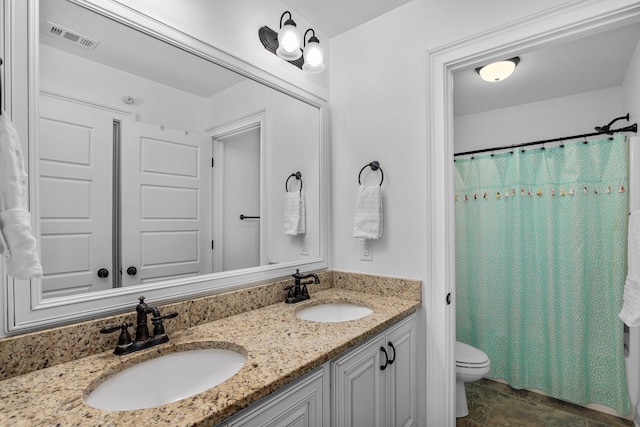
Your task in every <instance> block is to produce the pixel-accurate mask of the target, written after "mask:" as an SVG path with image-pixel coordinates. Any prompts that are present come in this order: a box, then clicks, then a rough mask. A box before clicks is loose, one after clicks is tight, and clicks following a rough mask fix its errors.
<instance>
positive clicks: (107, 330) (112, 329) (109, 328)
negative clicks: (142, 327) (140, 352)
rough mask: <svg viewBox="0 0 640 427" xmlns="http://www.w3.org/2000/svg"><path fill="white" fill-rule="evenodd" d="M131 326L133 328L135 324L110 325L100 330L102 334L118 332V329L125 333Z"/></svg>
mask: <svg viewBox="0 0 640 427" xmlns="http://www.w3.org/2000/svg"><path fill="white" fill-rule="evenodd" d="M129 326H133V323H123V324H121V325H108V326H105V327H104V328H102V329H100V333H101V334H110V333H112V332H115V331H117V330H118V329H122V330H123V331H125V330H126V329H127V328H128V327H129Z"/></svg>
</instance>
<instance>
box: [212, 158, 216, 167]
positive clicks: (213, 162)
mask: <svg viewBox="0 0 640 427" xmlns="http://www.w3.org/2000/svg"><path fill="white" fill-rule="evenodd" d="M214 164H215V161H214V160H213V157H212V158H211V167H213V166H214Z"/></svg>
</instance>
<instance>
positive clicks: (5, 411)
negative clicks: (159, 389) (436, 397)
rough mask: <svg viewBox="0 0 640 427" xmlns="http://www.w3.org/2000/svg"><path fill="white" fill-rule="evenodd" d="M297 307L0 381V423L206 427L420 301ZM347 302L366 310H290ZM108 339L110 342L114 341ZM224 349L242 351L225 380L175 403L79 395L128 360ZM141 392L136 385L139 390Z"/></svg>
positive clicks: (375, 299)
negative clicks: (335, 318)
mask: <svg viewBox="0 0 640 427" xmlns="http://www.w3.org/2000/svg"><path fill="white" fill-rule="evenodd" d="M311 298H312V299H311V300H309V301H305V302H302V303H298V304H284V303H278V304H273V305H269V306H266V307H264V308H260V309H256V310H251V311H247V312H244V313H241V314H237V315H234V316H230V317H226V318H223V319H220V320H216V321H213V322H210V323H205V324H202V325H199V326H194V327H191V328H189V329H185V330H182V331H177V332H173V333H172V332H171V327H170V326H169V325H168V326H167V327H166V328H167V332H168V334H169V337H170V341H169V342H168V343H166V344H161V345H159V346H156V347H153V348H150V349H146V350H142V351H139V352H136V353H132V354H129V355H124V356H116V355H114V354H113V353H112V352H111V351H108V352H103V353H99V354H94V355H91V356H87V357H84V358H81V359H78V360H74V361H70V362H66V363H62V364H59V365H56V366H52V367H50V368H46V369H40V370H37V371H34V372H30V373H27V374H24V375H20V376H16V377H14V378H10V379H7V380H4V381H0V425H12V426H21V425H25V426H40V425H60V426H85V425H108V426H119V425H127V426H128V425H154V426H156V425H167V426H169V425H170V426H205V425H206V426H211V425H215V424H216V423H218V422H220V421H223V420H224V419H226V418H228V417H230V416H231V415H233V414H235V413H236V412H238V411H239V410H241V409H243V408H245V407H247V406H249V405H250V404H252V403H255V402H257V401H258V400H259V399H261V398H263V397H265V396H267V395H268V394H269V393H272V392H274V391H275V390H277V389H279V388H280V387H282V386H285V385H286V384H288V383H290V382H291V381H293V380H294V379H296V378H298V377H300V376H301V375H304V374H305V373H308V372H310V371H311V370H313V369H314V368H316V367H318V366H320V365H322V364H323V363H324V362H326V361H328V360H330V359H332V358H334V357H336V356H338V355H340V354H341V353H343V352H344V351H345V350H347V349H349V348H350V347H352V346H354V345H356V344H358V343H361V342H363V341H365V340H366V339H367V338H369V337H371V336H373V335H375V334H376V333H378V332H380V331H382V330H384V329H385V328H387V327H388V326H390V325H392V324H394V323H396V322H397V321H399V320H401V319H402V318H404V317H406V316H408V315H409V314H411V313H412V312H414V311H416V310H417V308H418V307H419V306H420V301H415V300H410V299H405V298H400V297H397V296H388V295H386V296H381V295H377V294H373V293H366V292H359V291H354V290H347V289H341V288H330V289H327V290H323V291H319V292H315V293H312V295H311ZM327 301H329V302H353V303H359V304H361V305H364V306H367V307H369V308H371V309H372V310H373V313H372V314H370V315H368V316H366V317H364V318H361V319H358V320H353V321H349V322H341V323H317V322H309V321H305V320H301V319H299V318H297V317H296V316H295V312H296V311H297V310H300V309H301V308H304V307H308V306H310V305H315V304H318V303H321V302H327ZM113 338H114V345H115V341H116V336H115V335H114V336H113ZM210 347H216V348H228V349H235V350H239V351H241V352H243V353H245V354H246V356H247V361H246V363H245V365H244V366H243V368H242V369H241V370H240V371H239V372H238V373H237V374H236V375H234V376H233V377H231V378H229V379H228V380H226V381H225V382H223V383H221V384H219V385H218V386H216V387H214V388H212V389H209V390H207V391H205V392H203V393H200V394H198V395H195V396H192V397H189V398H187V399H183V400H180V401H178V402H174V403H170V404H167V405H162V406H158V407H155V408H149V409H141V410H133V411H117V412H110V411H104V410H99V409H95V408H92V407H90V406H88V405H86V404H85V403H84V396H85V394H86V393H88V392H89V391H91V390H93V389H94V388H95V387H97V385H98V384H99V383H100V382H101V381H102V380H103V379H105V378H107V377H109V376H110V375H113V374H114V373H116V372H118V371H120V370H122V369H125V368H127V367H129V366H131V365H133V364H135V363H139V362H141V361H143V360H147V359H151V358H153V357H156V356H158V355H162V354H167V353H171V352H174V351H180V350H187V349H196V348H210ZM140 391H141V393H144V385H141V386H140Z"/></svg>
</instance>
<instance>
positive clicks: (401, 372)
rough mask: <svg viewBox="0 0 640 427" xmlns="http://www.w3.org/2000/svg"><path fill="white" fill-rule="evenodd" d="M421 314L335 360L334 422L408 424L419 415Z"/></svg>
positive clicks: (367, 426)
mask: <svg viewBox="0 0 640 427" xmlns="http://www.w3.org/2000/svg"><path fill="white" fill-rule="evenodd" d="M416 357H417V341H416V315H415V314H414V315H411V316H409V317H408V318H406V319H404V320H403V321H401V322H400V323H398V324H396V325H395V326H392V327H391V328H389V329H388V330H386V331H385V332H384V333H382V334H381V335H378V336H376V337H375V338H373V339H371V340H370V341H368V342H366V343H365V344H363V345H360V346H358V347H357V348H355V349H352V350H350V351H349V352H347V353H345V354H344V355H342V356H340V357H338V358H337V359H334V360H333V361H332V362H331V384H332V388H331V405H332V408H331V417H332V426H333V427H385V426H387V427H407V426H414V425H415V424H416V418H417V362H416Z"/></svg>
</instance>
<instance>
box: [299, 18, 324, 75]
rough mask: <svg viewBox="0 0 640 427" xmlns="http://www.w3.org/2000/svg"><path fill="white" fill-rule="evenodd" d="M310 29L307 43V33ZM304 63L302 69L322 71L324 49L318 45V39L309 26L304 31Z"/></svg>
mask: <svg viewBox="0 0 640 427" xmlns="http://www.w3.org/2000/svg"><path fill="white" fill-rule="evenodd" d="M309 31H311V37H309V43H307V33H308V32H309ZM303 56H304V64H303V65H302V69H303V70H305V71H307V72H309V73H321V72H323V71H324V68H325V67H324V49H323V48H322V46H320V40H318V38H317V37H316V32H315V31H314V30H313V29H311V28H309V29H308V30H307V31H305V33H304V49H303Z"/></svg>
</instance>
